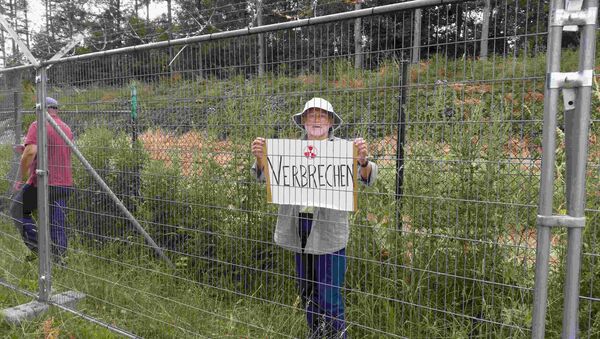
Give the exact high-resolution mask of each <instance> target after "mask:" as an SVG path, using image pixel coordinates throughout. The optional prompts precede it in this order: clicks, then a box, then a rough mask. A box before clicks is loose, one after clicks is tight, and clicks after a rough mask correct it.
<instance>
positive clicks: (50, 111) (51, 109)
mask: <svg viewBox="0 0 600 339" xmlns="http://www.w3.org/2000/svg"><path fill="white" fill-rule="evenodd" d="M48 114H50V115H56V114H58V108H57V107H54V106H48Z"/></svg>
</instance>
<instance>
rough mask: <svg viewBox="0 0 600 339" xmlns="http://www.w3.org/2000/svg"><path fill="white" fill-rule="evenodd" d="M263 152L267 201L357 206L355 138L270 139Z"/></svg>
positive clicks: (340, 207)
mask: <svg viewBox="0 0 600 339" xmlns="http://www.w3.org/2000/svg"><path fill="white" fill-rule="evenodd" d="M264 154H265V159H264V160H265V163H266V164H267V171H266V173H265V176H266V179H267V201H268V202H271V203H275V204H280V205H299V206H312V207H325V208H330V209H335V210H341V211H355V210H356V201H357V195H356V183H357V179H358V177H357V175H358V171H357V162H356V160H355V159H356V158H357V156H356V150H355V147H354V143H353V142H352V141H347V140H333V141H330V140H293V139H267V144H266V150H265V152H264Z"/></svg>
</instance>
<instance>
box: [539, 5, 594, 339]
mask: <svg viewBox="0 0 600 339" xmlns="http://www.w3.org/2000/svg"><path fill="white" fill-rule="evenodd" d="M577 5H578V6H579V8H577V7H578V6H577ZM566 6H567V9H566V10H565V2H563V1H562V0H553V1H552V6H551V8H550V11H551V13H550V15H549V17H550V20H549V24H548V52H547V59H546V60H547V66H546V69H547V74H546V89H545V95H544V132H543V141H542V142H543V143H542V146H543V154H542V172H541V179H540V200H539V207H538V217H537V224H538V226H537V248H536V267H535V285H534V305H533V319H532V338H536V339H537V338H543V337H544V334H545V333H544V332H545V318H546V309H547V299H548V270H549V267H548V266H549V265H548V264H549V256H550V240H551V239H550V236H551V231H550V228H551V227H557V226H560V227H567V230H568V231H567V232H568V243H567V259H566V265H567V267H566V276H565V279H566V281H565V288H564V295H565V301H564V309H563V323H562V325H563V328H562V337H563V338H576V337H577V332H578V319H577V314H578V308H579V276H580V267H581V249H582V233H583V227H584V226H585V214H584V211H585V169H586V165H587V156H588V134H589V125H590V109H591V94H592V93H591V89H592V88H591V86H592V78H593V67H594V56H595V49H596V46H595V44H596V41H595V30H596V16H597V6H598V0H588V1H586V2H585V5H584V7H583V10H582V9H581V7H580V6H581V2H577V1H573V2H571V1H567V2H566ZM573 25H579V26H581V27H582V35H581V46H580V48H579V56H580V57H579V72H571V73H561V72H560V61H561V60H560V58H561V43H562V33H563V30H567V26H571V27H573ZM569 30H570V29H569ZM560 89H562V90H563V99H564V107H565V108H564V111H565V146H566V147H565V153H566V161H567V166H566V171H567V173H566V178H567V180H566V183H565V184H566V198H567V199H566V200H567V214H566V215H553V211H552V206H553V199H552V197H553V193H554V192H553V188H554V166H555V163H554V162H555V155H554V154H555V148H556V115H557V112H558V107H557V99H558V94H559V90H560Z"/></svg>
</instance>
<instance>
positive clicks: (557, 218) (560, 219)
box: [537, 215, 585, 228]
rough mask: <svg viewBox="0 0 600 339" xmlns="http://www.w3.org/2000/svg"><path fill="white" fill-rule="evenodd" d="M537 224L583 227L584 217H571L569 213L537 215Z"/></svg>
mask: <svg viewBox="0 0 600 339" xmlns="http://www.w3.org/2000/svg"><path fill="white" fill-rule="evenodd" d="M537 224H538V225H539V226H544V227H567V228H583V227H585V217H579V218H577V217H572V216H570V215H550V216H547V215H538V216H537Z"/></svg>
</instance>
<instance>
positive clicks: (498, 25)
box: [0, 0, 600, 338]
mask: <svg viewBox="0 0 600 339" xmlns="http://www.w3.org/2000/svg"><path fill="white" fill-rule="evenodd" d="M294 10H296V9H294ZM421 11H422V12H421V23H422V26H421V28H422V29H421V39H420V41H419V44H420V46H421V47H420V49H419V60H418V62H417V63H409V60H410V56H411V53H412V52H413V48H412V47H413V46H414V44H415V41H413V39H414V38H413V33H414V27H413V23H414V20H415V17H414V12H413V11H398V12H393V13H388V14H381V15H373V16H367V17H363V18H362V19H361V20H362V22H361V39H359V40H358V41H361V44H362V46H361V47H362V48H361V50H362V53H363V59H362V62H363V64H362V66H361V67H356V65H355V64H354V62H355V53H356V48H355V41H357V40H355V36H354V34H355V22H354V20H338V21H333V22H328V23H319V24H314V23H313V24H310V25H308V26H305V27H299V28H293V29H277V30H269V31H267V32H264V33H263V34H262V36H263V38H264V42H265V53H264V55H265V62H264V67H265V73H264V76H262V77H259V76H258V73H259V70H258V69H259V65H260V64H261V62H260V60H258V55H259V53H258V44H257V37H258V36H257V35H242V34H238V35H236V36H232V37H226V38H221V39H213V40H208V41H203V42H201V43H190V44H187V45H178V46H174V47H166V48H154V49H145V50H139V51H134V52H129V53H126V54H124V53H123V54H114V55H109V56H106V55H100V56H95V57H91V58H86V59H81V60H77V59H74V60H71V61H67V62H63V63H57V64H55V65H53V67H52V68H50V69H49V71H48V72H49V73H48V77H49V84H48V95H49V96H51V97H54V98H56V99H57V100H58V101H59V103H60V111H59V117H60V118H61V119H62V120H63V121H64V122H66V123H67V124H68V125H69V126H70V128H71V130H72V131H73V132H74V135H75V137H74V141H75V144H76V145H77V147H78V149H79V150H80V151H81V152H82V153H83V155H84V156H85V157H86V159H87V160H88V161H89V163H90V164H91V165H92V167H93V168H94V169H95V171H96V172H97V173H98V174H99V175H100V177H102V178H103V180H104V181H105V182H106V184H107V185H108V186H109V187H110V188H111V189H112V191H113V192H114V193H115V194H116V196H117V197H118V198H119V199H120V200H121V201H122V202H123V204H124V206H125V207H126V208H127V209H128V210H129V211H130V212H131V213H132V214H133V216H135V218H136V219H137V220H138V221H139V223H140V225H141V226H142V227H143V229H144V230H145V231H146V232H148V234H149V235H150V236H151V237H152V239H153V240H154V241H155V242H156V244H157V245H158V247H160V249H161V250H162V251H164V253H165V254H166V256H167V257H168V258H169V260H170V261H171V262H172V263H173V264H174V267H170V266H169V264H168V263H167V262H166V261H164V260H161V259H160V258H159V256H158V255H157V251H156V249H155V248H153V246H152V244H149V243H148V242H147V241H145V240H144V238H143V237H142V235H141V234H140V232H139V230H138V229H137V228H136V226H135V224H134V223H133V222H132V221H131V220H129V219H128V218H126V216H125V215H124V214H123V213H122V212H121V211H120V210H119V208H118V206H117V205H116V204H115V202H114V201H113V200H111V197H110V195H109V194H108V193H107V192H106V191H105V190H104V189H102V188H101V185H100V184H99V183H98V182H97V181H96V180H94V178H93V176H92V175H90V173H89V172H87V171H86V170H85V168H84V167H83V166H82V165H81V164H80V163H79V162H78V161H76V160H73V177H74V186H73V189H72V191H71V197H70V199H69V201H68V204H67V206H66V208H65V211H66V219H67V220H66V231H67V234H68V246H67V252H66V257H64V258H63V259H62V260H57V262H58V263H59V264H60V265H57V266H55V269H54V272H53V286H54V288H55V290H56V292H61V291H67V290H75V291H79V292H83V293H85V294H86V299H85V301H83V302H82V303H81V304H80V306H79V310H80V312H81V313H82V314H85V315H86V316H90V317H93V318H95V319H98V320H100V321H101V322H104V323H105V324H110V326H113V327H115V328H123V329H127V330H128V331H131V332H132V333H135V334H136V335H140V336H144V337H182V336H190V337H191V336H206V337H213V336H249V337H260V336H269V337H271V336H273V337H306V336H308V335H309V329H308V327H307V325H306V320H305V311H304V307H303V303H302V299H301V298H300V297H299V296H298V291H297V276H296V275H297V274H296V271H295V265H296V263H295V260H296V259H295V257H294V254H293V253H291V252H290V251H286V250H284V249H282V248H280V247H278V246H277V245H276V244H275V243H274V240H273V233H274V229H275V224H276V220H277V218H278V217H280V215H278V211H277V208H276V207H275V206H273V205H271V204H268V203H267V202H266V199H265V190H266V189H265V186H264V184H261V183H259V182H257V181H256V179H255V178H254V177H253V176H252V174H251V172H250V168H251V166H252V164H253V162H254V160H255V159H254V157H253V156H252V154H251V153H250V144H251V142H252V141H253V140H254V139H255V138H256V137H264V138H291V139H297V138H299V137H300V130H299V129H297V128H296V127H295V126H294V124H293V122H292V120H291V116H292V115H293V114H295V113H298V112H300V111H301V110H302V108H303V105H304V102H306V101H307V100H308V99H310V98H312V97H323V98H326V99H327V100H329V101H330V102H331V103H332V105H333V107H334V108H335V110H336V112H338V113H339V114H340V116H341V117H342V119H343V121H344V124H343V125H342V127H341V128H340V129H339V130H337V131H336V136H338V137H340V138H343V139H353V138H357V137H362V138H365V139H366V140H367V142H368V143H369V149H370V159H371V160H372V161H373V162H375V163H376V164H377V165H378V166H379V173H378V178H377V181H376V183H375V186H374V187H369V188H361V189H360V192H359V198H358V200H359V208H358V211H357V212H355V213H352V214H350V219H349V225H350V241H349V243H348V246H347V248H346V260H347V272H346V274H345V282H344V283H343V285H342V294H343V295H344V300H345V322H346V325H347V327H348V335H349V336H351V337H411V338H417V337H501V338H504V337H528V336H530V335H531V314H532V304H533V282H534V270H535V246H536V215H537V199H538V192H539V177H540V170H541V168H540V167H541V150H542V143H541V134H542V119H543V101H544V94H543V93H544V81H545V54H544V51H545V48H546V41H545V40H546V28H547V26H548V23H547V19H548V8H547V4H546V3H545V2H542V1H533V0H527V1H509V0H506V1H497V2H493V3H492V11H491V13H492V14H491V16H490V18H489V25H490V38H489V43H488V49H489V55H488V57H487V58H481V59H480V58H478V56H479V52H480V49H481V41H482V39H483V38H482V37H481V26H482V24H483V22H485V21H486V20H488V18H483V17H482V16H481V11H482V4H481V3H479V2H462V3H458V4H447V5H439V6H434V7H426V8H422V9H421ZM565 40H567V39H565ZM568 43H569V42H568V41H567V42H566V44H568ZM563 62H564V67H566V68H574V67H575V65H576V64H577V54H576V53H575V52H573V51H570V50H565V52H564V53H563ZM598 91H599V90H598V87H597V83H595V85H594V97H593V108H592V126H591V130H590V143H589V147H590V149H589V151H590V152H589V163H588V181H587V184H588V188H587V191H588V196H587V197H588V209H587V211H586V217H587V221H586V229H585V237H584V247H583V249H584V251H583V266H582V275H581V276H582V279H581V293H580V294H581V306H580V317H579V318H580V329H581V336H582V337H589V338H592V337H595V336H596V335H597V334H598V332H599V331H600V327H599V326H600V325H599V320H598V319H600V318H599V317H600V316H599V313H598V305H600V304H599V303H598V301H599V298H600V294H599V293H600V291H599V290H598V286H599V285H598V283H597V282H596V281H595V280H596V279H597V278H596V277H597V276H598V266H597V264H596V258H597V257H598V255H599V253H598V246H597V243H596V237H597V233H598V222H599V217H598V215H599V209H598V206H599V202H600V195H598V192H600V187H599V184H598V182H599V179H600V178H599V176H600V171H599V168H600V163H599V162H598V159H600V144H599V143H598V140H597V138H598V135H599V130H598V124H599V121H600V120H599V119H600V115H599V111H598V109H597V107H598V102H599V101H600V96H599V95H597V94H598V93H599V92H598ZM11 93H12V92H11V91H10V90H9V91H6V94H5V92H1V93H0V98H3V101H2V102H3V104H2V105H3V106H2V108H1V109H0V110H1V111H2V112H1V114H4V111H7V113H6V114H7V118H6V119H4V118H2V120H3V121H4V120H6V121H10V119H12V118H13V116H14V113H13V112H12V110H13V108H14V107H13V106H11V101H10V100H12V97H11ZM22 105H23V107H25V109H28V107H33V95H31V96H27V95H26V96H25V97H24V98H23V104H22ZM1 116H2V117H3V116H4V115H1ZM28 117H31V118H28ZM33 119H34V118H33V115H30V114H29V115H28V114H25V115H24V117H23V120H24V123H23V128H24V129H23V131H26V129H27V126H28V124H29V122H31V121H32V120H33ZM559 120H560V121H562V119H559ZM7 124H10V123H7ZM2 126H3V125H0V128H4V127H2ZM7 126H8V125H7ZM562 128H563V127H562V125H561V130H560V131H558V133H559V141H560V142H559V145H558V148H557V155H558V156H557V168H558V171H557V178H556V181H555V182H556V189H555V200H554V201H555V205H556V206H555V210H556V211H557V212H559V213H560V212H561V211H563V212H562V213H563V214H564V209H565V208H566V207H565V206H566V205H565V204H566V202H565V199H564V190H565V188H564V175H565V167H566V163H565V149H564V134H562ZM7 130H10V128H7ZM3 135H4V134H3ZM3 144H4V143H3ZM52 146H53V145H52V144H50V145H49V147H52ZM2 147H4V146H2ZM3 152H4V151H3ZM6 152H7V154H8V155H9V156H6V157H3V159H7V160H5V161H2V162H0V166H3V168H8V167H11V166H13V165H14V164H13V163H14V161H15V160H14V158H13V157H12V150H11V149H10V148H8V147H7V150H6ZM9 159H12V160H10V161H9ZM11 161H12V162H11ZM6 171H8V169H6ZM3 173H4V172H3ZM7 173H8V172H7ZM3 182H4V184H5V185H6V186H7V188H6V189H3V190H4V191H7V189H8V187H9V186H11V185H12V184H13V182H12V181H11V178H10V177H6V178H5V179H4V181H3ZM2 224H3V227H6V229H5V228H2V230H5V231H3V232H2V233H0V238H2V241H3V243H7V244H8V243H11V242H12V243H13V244H12V245H11V246H12V247H1V248H2V251H3V256H4V255H6V256H9V257H11V258H14V261H15V262H16V264H15V266H14V267H12V266H9V267H8V268H3V269H2V278H3V279H8V280H10V279H11V277H12V278H14V279H13V281H14V282H15V283H16V282H17V281H18V279H19V278H20V277H21V276H22V275H24V274H26V275H31V274H33V273H28V272H27V271H26V269H25V268H24V267H25V265H26V263H24V262H23V260H24V259H23V258H24V256H25V254H26V252H25V248H24V247H20V248H17V247H18V243H16V244H14V243H15V241H14V240H18V239H19V237H18V235H17V234H16V233H15V232H14V231H12V228H11V227H12V225H11V222H10V219H9V218H3V223H2ZM53 226H54V227H58V226H60V225H53ZM9 228H10V230H9ZM11 239H12V241H11ZM565 245H566V231H563V230H561V229H556V230H555V231H554V232H553V236H552V253H551V260H550V261H551V275H550V281H549V284H550V289H549V305H550V307H549V309H548V321H547V322H546V324H547V325H546V333H547V335H548V336H549V337H552V336H558V335H559V333H560V331H561V318H562V308H561V307H560V306H558V305H561V303H562V298H563V296H562V290H563V285H562V284H563V281H564V270H563V267H564V265H565V262H564V258H565V256H566V251H565ZM55 259H58V258H57V257H55ZM3 267H4V266H3ZM34 279H35V278H34Z"/></svg>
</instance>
